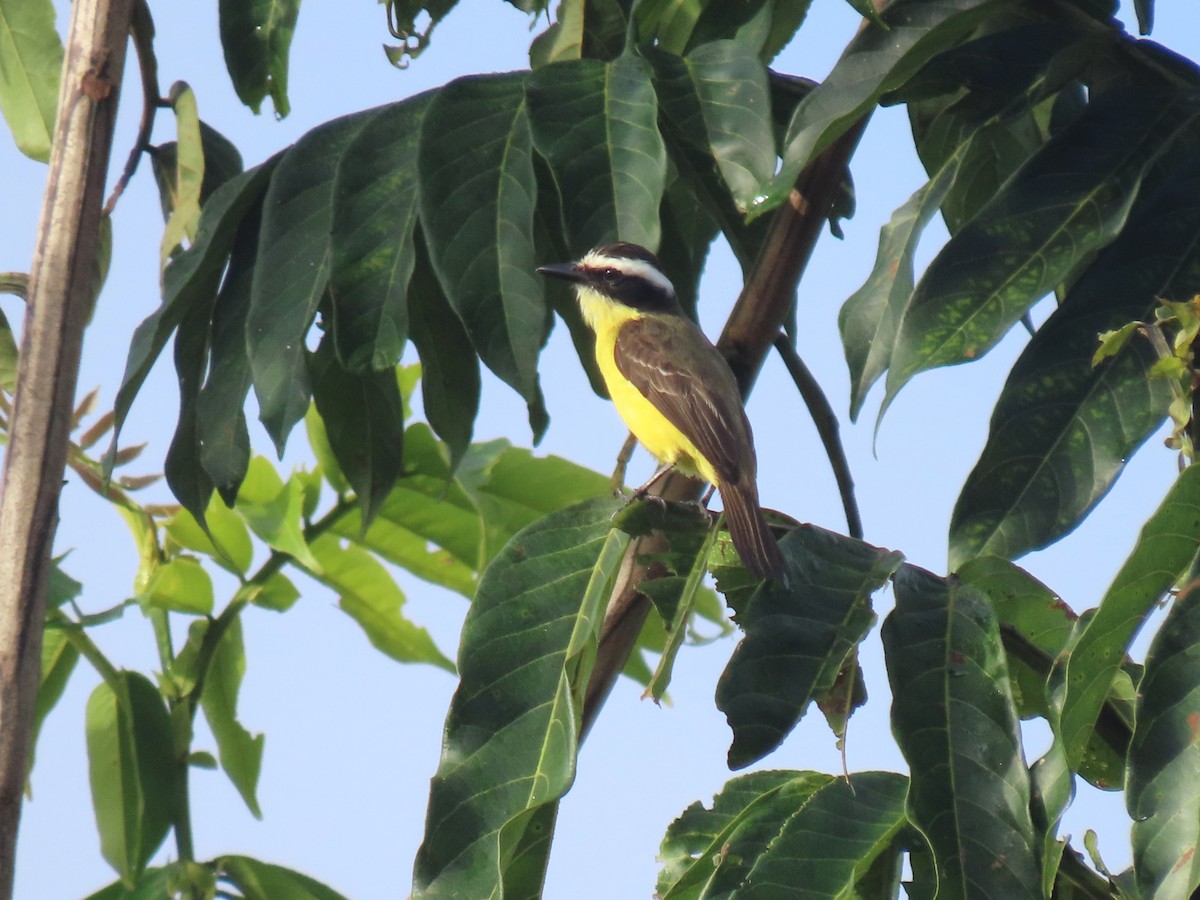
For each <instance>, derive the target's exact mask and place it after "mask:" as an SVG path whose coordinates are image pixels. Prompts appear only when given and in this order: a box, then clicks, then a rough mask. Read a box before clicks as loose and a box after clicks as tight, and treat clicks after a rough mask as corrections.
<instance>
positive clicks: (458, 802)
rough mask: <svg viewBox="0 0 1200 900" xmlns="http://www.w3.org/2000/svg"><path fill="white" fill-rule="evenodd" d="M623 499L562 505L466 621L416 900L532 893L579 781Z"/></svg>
mask: <svg viewBox="0 0 1200 900" xmlns="http://www.w3.org/2000/svg"><path fill="white" fill-rule="evenodd" d="M614 508H615V503H614V502H613V501H611V500H607V499H606V500H599V501H591V502H587V503H582V504H579V505H576V506H573V507H570V508H568V509H565V510H561V511H559V512H557V513H554V514H552V515H550V516H547V517H546V518H544V519H542V520H540V521H538V522H536V523H535V524H533V525H531V526H530V527H529V528H528V529H526V530H525V531H523V532H521V533H520V534H518V535H516V536H515V537H514V538H513V539H512V541H511V542H510V543H509V544H508V545H507V547H506V548H505V550H504V551H503V552H502V553H501V554H500V555H499V556H497V558H496V560H495V561H494V562H493V563H492V565H491V566H489V567H488V570H487V572H486V573H485V574H484V576H483V579H482V581H481V582H480V585H479V590H478V592H477V593H476V597H475V602H474V603H473V604H472V605H471V610H470V612H469V613H468V614H467V620H466V622H465V624H464V625H463V631H462V642H461V644H460V646H459V659H458V662H459V672H460V682H459V687H458V690H457V691H456V692H455V695H454V699H453V700H452V701H451V704H450V711H449V713H448V714H447V717H446V735H445V743H444V749H443V752H442V760H441V764H440V765H439V767H438V771H437V774H436V775H435V776H434V778H433V783H432V786H431V788H430V798H429V812H428V818H427V820H426V826H425V838H424V842H423V843H422V845H421V848H420V850H419V851H418V852H417V860H416V866H415V873H414V887H413V896H414V897H429V896H447V897H489V896H500V894H501V893H502V892H503V893H504V894H505V895H509V893H510V892H511V895H512V896H522V897H523V896H533V895H536V894H537V893H538V892H539V891H540V888H541V884H542V880H543V878H544V873H545V869H544V867H545V863H546V854H547V852H548V843H549V836H550V834H551V833H552V830H553V824H554V815H555V813H556V810H557V801H558V798H559V797H561V796H562V794H563V793H564V792H565V791H566V790H567V788H569V787H570V786H571V782H572V781H573V780H574V777H575V755H576V752H577V749H578V741H579V729H580V725H581V717H582V713H583V692H584V690H585V689H586V687H587V682H588V677H589V675H590V673H591V668H592V662H593V660H594V657H595V650H596V644H597V641H598V635H599V628H600V625H601V619H602V618H603V605H602V604H603V602H604V600H605V599H606V598H607V592H608V590H609V587H610V584H611V581H612V579H613V577H614V576H615V574H616V570H617V567H618V566H619V564H620V561H621V557H622V550H623V547H624V544H625V542H626V538H625V537H624V535H622V534H621V533H620V532H614V531H612V530H611V527H610V521H609V520H610V518H611V516H612V513H613V510H614Z"/></svg>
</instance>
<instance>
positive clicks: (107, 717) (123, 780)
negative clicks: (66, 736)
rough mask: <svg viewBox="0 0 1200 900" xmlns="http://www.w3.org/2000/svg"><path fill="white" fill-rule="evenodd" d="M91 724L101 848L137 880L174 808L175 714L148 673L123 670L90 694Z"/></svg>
mask: <svg viewBox="0 0 1200 900" xmlns="http://www.w3.org/2000/svg"><path fill="white" fill-rule="evenodd" d="M86 727H87V751H88V774H89V780H90V782H91V787H92V806H93V807H94V808H95V812H96V827H97V829H98V830H99V832H100V852H101V853H102V854H103V856H104V858H105V859H106V860H107V861H108V863H109V864H110V865H111V866H112V867H113V868H114V869H116V870H117V872H118V873H119V874H120V875H121V879H122V881H124V882H125V883H126V884H127V885H132V884H134V883H135V882H136V881H137V879H138V876H139V875H140V874H141V871H142V869H143V868H145V865H146V862H147V861H148V860H149V859H150V857H151V856H152V855H153V854H154V851H155V850H157V849H158V846H159V844H161V843H162V842H163V839H164V838H165V837H166V836H167V832H168V830H169V829H170V825H171V820H172V816H173V814H174V811H175V804H176V798H177V791H178V788H179V785H178V784H177V781H176V773H177V771H178V769H177V767H176V765H175V759H174V752H173V746H174V742H173V737H172V734H171V721H170V718H169V717H168V715H167V708H166V705H165V704H164V703H163V699H162V697H161V696H160V695H159V693H158V691H157V689H155V687H154V685H153V684H151V683H150V682H149V680H147V679H146V677H145V676H143V675H140V674H139V673H137V672H121V673H119V674H118V675H117V678H116V681H115V683H113V684H109V683H108V682H101V683H100V684H99V685H98V686H97V687H96V689H95V690H94V691H93V692H92V695H91V697H90V698H88V704H87V715H86Z"/></svg>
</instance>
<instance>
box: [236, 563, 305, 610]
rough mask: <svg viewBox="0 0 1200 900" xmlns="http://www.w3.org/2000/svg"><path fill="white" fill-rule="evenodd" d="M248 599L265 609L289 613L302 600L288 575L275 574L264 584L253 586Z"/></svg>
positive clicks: (250, 588) (248, 592)
mask: <svg viewBox="0 0 1200 900" xmlns="http://www.w3.org/2000/svg"><path fill="white" fill-rule="evenodd" d="M247 599H248V600H249V601H250V602H251V603H253V604H254V605H255V606H261V607H263V608H264V609H271V610H274V611H275V612H287V611H288V610H289V609H291V608H292V606H294V605H295V603H296V601H297V600H299V599H300V591H299V590H298V589H297V588H296V586H295V585H294V584H292V582H291V579H289V578H288V577H287V576H286V575H284V574H283V573H282V572H275V573H274V574H272V575H271V576H270V577H269V578H268V579H267V580H266V581H265V582H263V583H262V584H252V585H251V586H250V587H249V589H248V591H247Z"/></svg>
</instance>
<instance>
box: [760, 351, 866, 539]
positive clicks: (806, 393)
mask: <svg viewBox="0 0 1200 900" xmlns="http://www.w3.org/2000/svg"><path fill="white" fill-rule="evenodd" d="M775 350H776V352H778V353H779V357H780V359H782V360H783V364H784V365H785V366H786V367H787V370H788V374H789V375H791V376H792V381H793V382H794V383H795V385H796V389H797V390H798V391H800V397H801V399H803V400H804V405H805V406H807V407H808V414H809V415H810V416H812V420H813V424H814V425H816V426H817V434H819V435H820V436H821V443H822V444H823V445H824V447H825V455H826V456H827V457H828V458H829V465H830V466H831V467H832V468H833V477H834V478H835V479H836V480H837V486H838V493H839V494H840V495H841V497H842V509H844V510H845V511H846V528H847V529H848V530H849V532H850V536H851V537H854V538H858V539H859V540H862V536H863V527H862V517H861V516H860V515H859V513H858V501H857V500H856V499H855V497H854V478H853V477H852V476H851V475H850V462H849V461H848V460H847V459H846V449H845V448H844V447H843V446H842V438H841V435H840V434H839V433H838V421H837V415H835V414H834V411H833V407H832V406H830V405H829V398H828V397H826V396H825V392H824V391H823V390H821V385H820V384H818V383H817V379H815V378H813V374H812V372H810V371H809V370H808V366H806V365H805V364H804V360H802V359H801V358H800V354H799V353H797V352H796V348H795V347H793V346H792V342H791V341H789V340H788V338H787V335H785V334H780V335H779V336H778V337H777V338H775Z"/></svg>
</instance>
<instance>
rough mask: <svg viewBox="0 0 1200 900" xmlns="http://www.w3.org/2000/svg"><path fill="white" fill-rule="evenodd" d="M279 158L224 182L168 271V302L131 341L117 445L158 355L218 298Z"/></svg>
mask: <svg viewBox="0 0 1200 900" xmlns="http://www.w3.org/2000/svg"><path fill="white" fill-rule="evenodd" d="M276 161H277V160H276V159H275V158H272V159H270V160H268V161H267V162H265V163H263V164H262V165H259V166H256V167H255V168H253V169H250V170H249V171H247V172H243V173H242V174H241V175H238V176H236V177H234V178H231V179H230V180H229V181H227V182H226V183H225V184H223V185H221V187H220V188H218V189H217V190H216V191H215V192H214V193H213V195H212V197H211V198H209V201H208V203H206V204H205V205H204V208H203V210H202V211H201V214H200V225H199V227H198V229H197V231H196V241H195V243H193V244H192V246H191V247H189V248H188V249H187V251H186V252H184V253H182V254H180V255H179V256H178V257H177V258H175V259H174V260H173V261H172V262H171V264H170V265H169V266H167V269H166V271H165V272H164V273H163V302H162V305H161V306H160V307H159V308H158V309H157V310H155V311H154V312H153V313H151V315H150V316H148V317H147V318H146V319H145V320H144V321H143V322H142V323H141V324H140V325H138V327H137V329H136V330H135V331H134V333H133V339H132V340H131V342H130V345H129V356H128V358H127V359H126V361H125V374H124V375H123V376H122V378H121V387H120V388H119V389H118V391H117V397H116V401H115V403H114V405H113V416H114V419H113V447H115V446H116V442H117V438H118V436H119V435H120V431H121V426H122V425H123V424H124V422H125V417H126V416H127V415H128V414H129V408H130V406H132V405H133V398H134V397H135V396H136V395H137V392H138V391H139V390H140V389H141V387H142V384H143V383H144V382H145V380H146V376H147V375H149V374H150V367H151V366H152V365H154V361H155V360H156V359H158V354H159V353H160V352H161V351H162V348H163V347H164V346H165V345H166V343H167V339H168V338H169V337H170V336H171V332H173V331H174V330H175V328H176V327H177V326H178V325H179V323H180V322H181V321H182V320H183V317H184V316H185V315H186V314H187V312H188V310H190V309H192V308H193V307H196V306H203V305H206V304H209V303H211V302H212V298H213V296H214V295H215V294H216V291H217V286H218V285H219V284H220V281H221V274H222V273H223V272H224V270H225V262H226V260H227V259H228V257H229V252H230V248H231V246H232V245H233V240H234V236H235V235H236V234H237V230H238V226H239V224H240V223H241V221H242V218H243V217H244V216H246V215H247V213H248V211H249V210H250V209H251V207H252V206H253V205H254V204H256V203H258V202H259V201H260V200H261V198H262V192H263V190H264V189H265V188H266V186H267V179H268V178H269V177H270V175H271V172H272V171H273V170H274V167H275V163H276Z"/></svg>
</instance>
